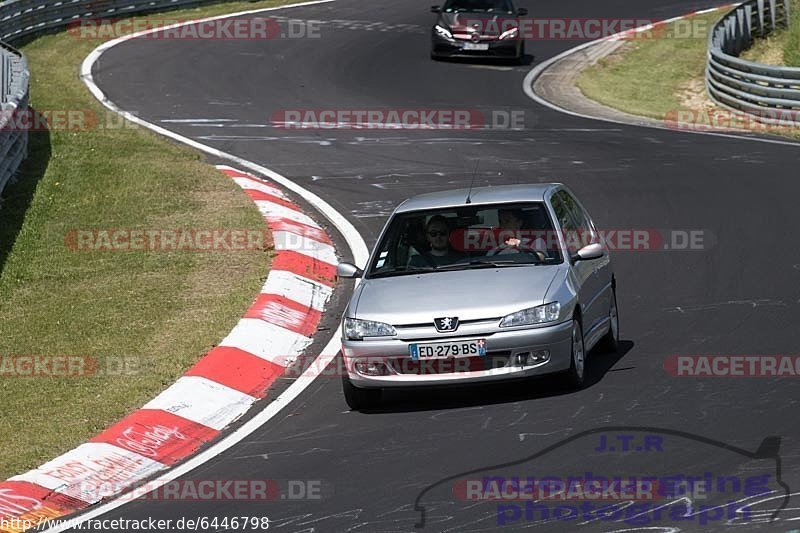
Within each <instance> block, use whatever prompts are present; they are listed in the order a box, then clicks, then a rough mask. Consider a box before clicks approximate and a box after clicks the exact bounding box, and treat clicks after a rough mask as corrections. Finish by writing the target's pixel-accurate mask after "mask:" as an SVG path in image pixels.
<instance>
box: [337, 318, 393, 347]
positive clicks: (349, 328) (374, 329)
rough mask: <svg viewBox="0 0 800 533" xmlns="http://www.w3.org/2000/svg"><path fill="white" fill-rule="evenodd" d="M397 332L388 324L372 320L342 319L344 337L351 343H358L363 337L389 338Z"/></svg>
mask: <svg viewBox="0 0 800 533" xmlns="http://www.w3.org/2000/svg"><path fill="white" fill-rule="evenodd" d="M396 334H397V332H396V331H395V329H394V328H393V327H392V326H390V325H389V324H384V323H383V322H373V321H372V320H358V319H357V318H345V319H344V336H345V337H346V338H347V339H348V340H351V341H360V340H361V339H363V338H364V337H390V336H392V335H396Z"/></svg>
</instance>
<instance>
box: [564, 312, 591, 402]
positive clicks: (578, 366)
mask: <svg viewBox="0 0 800 533" xmlns="http://www.w3.org/2000/svg"><path fill="white" fill-rule="evenodd" d="M585 379H586V345H585V344H584V342H583V325H581V321H580V318H578V317H575V318H573V319H572V351H571V355H570V363H569V370H567V371H566V372H565V373H564V384H565V385H566V386H567V387H568V388H570V389H575V390H578V389H581V388H582V387H583V384H584V381H585Z"/></svg>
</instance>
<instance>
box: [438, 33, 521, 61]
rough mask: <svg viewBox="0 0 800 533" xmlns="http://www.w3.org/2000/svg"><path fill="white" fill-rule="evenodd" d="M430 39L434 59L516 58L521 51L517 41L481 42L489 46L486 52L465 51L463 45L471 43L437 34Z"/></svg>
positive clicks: (470, 42)
mask: <svg viewBox="0 0 800 533" xmlns="http://www.w3.org/2000/svg"><path fill="white" fill-rule="evenodd" d="M431 39H432V41H431V54H432V55H434V56H436V57H503V58H518V57H520V55H521V50H522V44H521V43H522V41H520V40H519V39H507V40H502V41H501V40H490V41H481V42H480V44H487V45H489V48H488V49H487V50H465V49H464V45H465V44H472V41H464V40H460V39H453V40H449V39H445V38H444V37H441V36H439V35H438V34H434V35H433V36H432V38H431Z"/></svg>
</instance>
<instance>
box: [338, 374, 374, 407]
mask: <svg viewBox="0 0 800 533" xmlns="http://www.w3.org/2000/svg"><path fill="white" fill-rule="evenodd" d="M342 391H343V392H344V401H345V402H347V405H348V406H349V407H350V409H352V410H353V411H360V410H362V409H369V408H370V407H375V406H376V405H378V403H379V402H380V401H381V389H362V388H361V387H356V386H355V385H353V382H352V381H350V378H349V377H347V376H342Z"/></svg>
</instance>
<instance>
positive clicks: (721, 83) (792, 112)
mask: <svg viewBox="0 0 800 533" xmlns="http://www.w3.org/2000/svg"><path fill="white" fill-rule="evenodd" d="M790 2H791V0H747V1H746V2H744V3H742V4H740V5H739V6H737V7H736V8H735V9H733V10H732V11H730V12H729V13H727V14H726V15H725V16H724V17H722V19H720V20H719V21H718V22H717V23H716V24H715V25H714V26H713V27H712V28H711V32H710V34H709V36H708V64H707V67H706V88H707V90H708V94H709V95H710V96H711V98H712V99H713V100H715V101H716V102H717V103H719V104H723V105H726V106H728V107H732V108H734V109H736V110H739V111H743V112H745V113H748V114H751V115H754V116H755V117H756V118H757V119H759V120H761V121H763V122H766V123H769V124H788V123H792V124H797V116H798V115H800V68H791V67H781V66H772V65H762V64H759V63H754V62H752V61H746V60H744V59H740V58H739V57H737V56H738V55H739V54H741V53H742V52H743V51H744V50H746V49H748V48H750V46H751V45H752V44H753V42H754V40H755V39H756V38H759V37H764V36H766V35H768V34H769V33H771V32H772V31H774V30H776V29H778V28H781V27H786V26H787V25H788V23H789V17H790ZM787 118H788V120H787Z"/></svg>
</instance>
